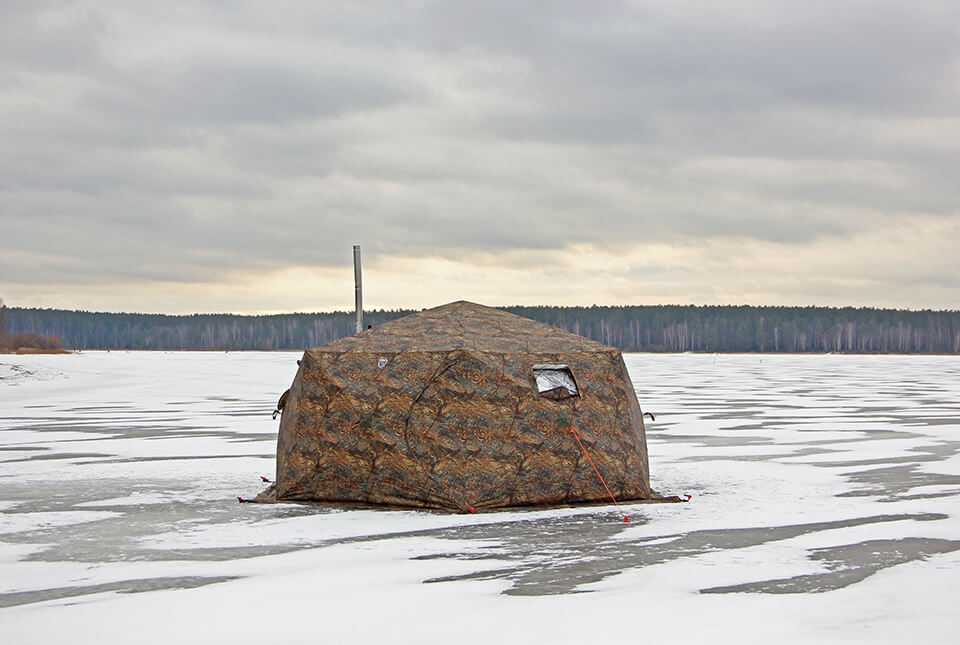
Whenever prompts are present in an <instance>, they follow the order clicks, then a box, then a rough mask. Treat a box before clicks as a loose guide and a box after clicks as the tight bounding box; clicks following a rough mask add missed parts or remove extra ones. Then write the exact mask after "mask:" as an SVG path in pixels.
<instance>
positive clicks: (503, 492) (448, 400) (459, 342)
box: [256, 301, 651, 512]
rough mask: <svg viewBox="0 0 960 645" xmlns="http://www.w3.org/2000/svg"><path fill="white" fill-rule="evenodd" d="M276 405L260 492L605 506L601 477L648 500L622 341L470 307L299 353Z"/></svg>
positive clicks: (366, 500)
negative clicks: (269, 460) (266, 478)
mask: <svg viewBox="0 0 960 645" xmlns="http://www.w3.org/2000/svg"><path fill="white" fill-rule="evenodd" d="M280 407H282V409H283V412H282V414H283V416H282V418H281V422H280V432H279V437H278V440H277V474H276V481H275V482H274V484H273V485H272V486H271V487H270V488H268V489H267V490H266V491H264V492H263V493H261V494H260V496H259V497H257V500H256V501H260V502H270V501H316V502H337V503H361V504H381V505H391V506H405V507H418V508H434V509H446V510H451V511H471V512H472V511H473V510H474V509H476V510H478V511H479V510H483V509H494V508H503V507H510V506H539V505H560V504H574V503H591V502H592V503H598V502H600V503H602V502H604V501H609V499H610V495H609V494H608V493H607V491H606V490H605V487H604V484H603V482H601V480H600V478H599V477H598V476H597V471H599V473H600V474H602V476H603V480H605V482H606V486H607V487H609V489H610V492H611V493H612V494H613V495H614V496H616V498H617V500H618V501H624V500H646V499H650V498H651V490H650V482H649V473H648V465H647V449H646V439H645V435H644V426H643V415H642V413H641V411H640V406H639V404H638V403H637V397H636V394H635V393H634V390H633V386H632V385H631V382H630V378H629V376H628V375H627V370H626V367H625V366H624V363H623V358H622V357H621V355H620V351H619V350H617V349H614V348H612V347H607V346H606V345H602V344H601V343H597V342H594V341H591V340H588V339H586V338H583V337H581V336H577V335H575V334H571V333H568V332H565V331H562V330H560V329H557V328H555V327H550V326H548V325H544V324H541V323H538V322H535V321H533V320H529V319H527V318H522V317H520V316H514V315H512V314H508V313H505V312H502V311H498V310H496V309H492V308H489V307H484V306H481V305H477V304H473V303H470V302H464V301H461V302H454V303H451V304H447V305H443V306H441V307H437V308H435V309H429V310H426V311H423V312H420V313H417V314H413V315H410V316H406V317H404V318H401V319H398V320H395V321H392V322H389V323H386V324H383V325H381V326H379V327H377V328H374V329H368V330H366V331H363V332H361V333H358V334H356V335H354V336H349V337H346V338H341V339H339V340H336V341H333V342H331V343H328V344H326V345H323V346H321V347H315V348H313V349H309V350H307V351H306V353H304V355H303V360H302V361H300V368H299V370H298V372H297V375H296V377H295V378H294V381H293V385H292V386H291V388H290V389H289V391H288V392H287V393H286V394H285V395H284V398H283V399H282V403H281V406H280ZM591 460H592V464H591ZM594 465H595V466H596V471H595V470H594Z"/></svg>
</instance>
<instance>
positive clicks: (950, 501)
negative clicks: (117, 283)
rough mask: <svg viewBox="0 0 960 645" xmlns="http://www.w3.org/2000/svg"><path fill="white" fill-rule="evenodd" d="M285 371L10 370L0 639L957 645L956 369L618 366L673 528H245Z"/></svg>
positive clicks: (645, 524)
mask: <svg viewBox="0 0 960 645" xmlns="http://www.w3.org/2000/svg"><path fill="white" fill-rule="evenodd" d="M297 358H299V355H298V354H294V353H254V352H251V353H235V352H231V353H217V352H207V353H160V352H152V353H146V352H144V353H137V352H84V353H82V354H73V355H37V356H0V642H3V643H62V642H70V643H131V642H136V643H161V642H162V643H169V642H187V643H190V642H204V643H209V642H233V643H253V642H261V643H262V642H266V643H316V642H330V643H345V642H361V643H366V642H386V643H450V642H462V643H491V642H495V643H539V642H551V643H583V642H600V641H611V642H612V641H613V640H623V639H629V640H631V641H640V640H650V639H656V640H659V641H662V642H673V643H677V642H699V641H703V640H709V641H710V642H717V641H720V642H723V641H725V640H737V641H740V642H746V643H769V642H777V643H809V642H827V643H832V642H838V643H843V642H847V643H859V642H870V641H875V642H894V641H899V640H908V641H909V642H923V643H948V642H949V643H953V642H956V629H957V624H956V622H957V621H956V618H955V612H954V604H955V599H956V598H957V597H958V592H960V576H958V575H957V574H958V568H960V521H958V519H957V518H958V513H960V456H958V453H960V450H958V449H960V405H958V404H957V401H960V360H958V359H957V358H955V357H937V356H841V355H826V356H770V355H762V356H761V355H720V356H714V355H697V354H682V355H651V354H636V355H627V356H626V357H625V359H626V362H627V366H628V369H629V371H630V374H631V377H632V379H633V383H634V386H635V388H636V390H637V393H638V397H639V399H640V403H641V406H642V407H643V409H644V410H645V411H650V412H653V413H654V414H655V415H656V421H652V422H648V425H647V439H648V443H649V449H650V459H651V473H652V481H653V485H654V487H655V488H657V489H658V490H659V491H661V492H663V493H666V494H683V493H689V494H691V495H693V499H692V501H691V502H690V503H688V504H672V505H628V506H625V507H624V510H625V511H626V512H627V513H628V514H629V516H630V519H631V522H630V523H624V522H623V521H622V520H621V519H620V518H619V516H618V515H617V514H616V513H615V512H614V509H611V508H606V507H591V508H569V509H550V510H539V511H522V512H521V511H514V512H499V513H489V514H481V515H445V514H440V513H421V512H413V511H375V510H342V509H330V508H323V507H314V506H302V505H254V504H237V503H236V496H237V495H241V496H243V497H253V496H254V495H255V494H256V493H258V492H259V491H260V490H262V488H263V486H264V485H263V484H262V483H261V482H260V478H259V477H260V475H264V476H267V477H270V478H272V475H273V468H274V451H275V448H276V430H277V424H278V422H277V421H274V420H272V419H271V412H272V411H273V409H274V406H275V404H276V400H277V398H278V395H279V394H280V393H282V392H283V391H284V390H285V389H286V388H287V387H288V386H289V385H290V382H291V380H292V378H293V376H294V374H295V372H296V360H297Z"/></svg>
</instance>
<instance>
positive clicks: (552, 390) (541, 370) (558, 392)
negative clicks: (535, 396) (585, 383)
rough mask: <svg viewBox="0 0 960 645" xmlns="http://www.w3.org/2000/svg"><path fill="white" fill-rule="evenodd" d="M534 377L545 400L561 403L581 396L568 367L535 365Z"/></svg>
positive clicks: (538, 390)
mask: <svg viewBox="0 0 960 645" xmlns="http://www.w3.org/2000/svg"><path fill="white" fill-rule="evenodd" d="M533 375H534V376H535V377H536V378H537V392H538V393H539V395H540V396H541V397H543V398H545V399H553V400H554V401H561V400H563V399H569V398H570V397H572V396H580V392H579V391H578V390H577V382H576V381H575V380H574V378H573V372H571V371H570V368H569V367H567V366H566V365H562V364H557V365H534V366H533Z"/></svg>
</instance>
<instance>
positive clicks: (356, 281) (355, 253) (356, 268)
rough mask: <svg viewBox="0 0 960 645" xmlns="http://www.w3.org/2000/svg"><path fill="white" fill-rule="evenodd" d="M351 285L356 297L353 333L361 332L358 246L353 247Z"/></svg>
mask: <svg viewBox="0 0 960 645" xmlns="http://www.w3.org/2000/svg"><path fill="white" fill-rule="evenodd" d="M353 283H354V285H355V286H354V291H355V295H356V305H355V307H356V315H357V325H356V330H355V331H354V333H357V334H359V333H360V332H362V331H363V280H362V279H361V277H360V246H359V245H358V244H354V245H353Z"/></svg>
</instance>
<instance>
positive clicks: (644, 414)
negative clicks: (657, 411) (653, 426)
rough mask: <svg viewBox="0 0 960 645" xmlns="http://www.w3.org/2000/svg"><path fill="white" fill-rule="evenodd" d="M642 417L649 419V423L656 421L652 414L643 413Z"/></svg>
mask: <svg viewBox="0 0 960 645" xmlns="http://www.w3.org/2000/svg"><path fill="white" fill-rule="evenodd" d="M643 416H645V417H650V420H651V421H656V420H657V417H655V416H653V412H644V413H643Z"/></svg>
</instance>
